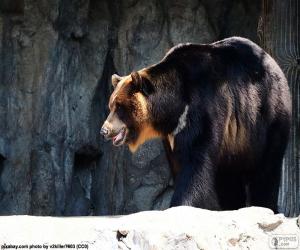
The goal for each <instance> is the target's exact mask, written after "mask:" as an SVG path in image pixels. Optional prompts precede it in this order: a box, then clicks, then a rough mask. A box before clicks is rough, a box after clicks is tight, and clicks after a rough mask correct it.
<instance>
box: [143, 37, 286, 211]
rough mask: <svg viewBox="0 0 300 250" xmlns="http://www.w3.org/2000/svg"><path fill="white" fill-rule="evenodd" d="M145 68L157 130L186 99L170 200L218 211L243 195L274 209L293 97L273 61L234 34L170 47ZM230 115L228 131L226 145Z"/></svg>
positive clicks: (170, 126)
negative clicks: (186, 110)
mask: <svg viewBox="0 0 300 250" xmlns="http://www.w3.org/2000/svg"><path fill="white" fill-rule="evenodd" d="M146 72H147V74H148V76H147V78H148V80H149V81H150V82H151V87H152V89H151V94H149V95H148V96H147V98H148V101H149V104H150V108H149V112H150V114H151V121H152V122H153V126H154V127H155V128H156V129H157V130H159V131H160V132H162V133H163V134H164V135H167V134H171V133H172V131H174V129H175V128H176V126H177V124H178V119H179V117H180V115H181V114H182V113H183V111H184V109H185V106H186V105H189V110H188V115H187V123H186V127H185V128H184V129H183V130H182V131H181V132H180V133H179V134H177V135H176V137H175V148H174V150H173V156H172V157H173V158H174V159H175V160H176V161H177V162H178V163H179V165H180V167H181V170H180V172H179V173H178V175H177V177H176V182H175V193H174V195H173V198H172V203H171V206H178V205H190V206H195V207H201V208H207V209H216V210H219V209H222V210H224V209H237V208H240V207H243V206H245V205H246V201H247V202H248V205H254V206H264V207H269V208H271V209H273V210H274V211H277V195H278V188H279V184H280V173H281V165H282V159H283V155H284V151H285V148H286V146H287V143H288V137H289V131H290V125H291V101H290V93H289V88H288V84H287V81H286V78H285V77H284V74H283V73H282V71H281V69H280V68H279V66H278V65H277V64H276V62H275V61H274V60H273V59H272V58H271V57H270V56H269V55H268V54H267V53H266V52H265V51H263V50H262V49H261V48H260V47H259V46H257V45H256V44H254V43H253V42H251V41H249V40H247V39H244V38H238V37H232V38H228V39H225V40H222V41H219V42H216V43H212V44H208V45H200V44H183V45H179V46H176V47H174V48H173V49H171V50H170V51H169V52H168V53H167V55H166V56H165V58H163V60H162V61H161V62H159V63H158V64H156V65H154V66H151V67H149V68H147V69H146ZM228 119H229V121H232V123H230V124H232V126H231V128H232V131H233V132H232V131H231V132H232V133H233V134H230V132H229V133H227V136H228V138H227V144H226V143H225V144H226V145H227V146H226V145H225V144H224V140H226V138H225V137H224V136H225V132H224V131H225V130H226V128H225V126H226V124H228ZM234 131H235V132H236V133H235V134H234ZM238 135H239V136H238ZM224 145H225V146H224ZM228 145H229V146H228Z"/></svg>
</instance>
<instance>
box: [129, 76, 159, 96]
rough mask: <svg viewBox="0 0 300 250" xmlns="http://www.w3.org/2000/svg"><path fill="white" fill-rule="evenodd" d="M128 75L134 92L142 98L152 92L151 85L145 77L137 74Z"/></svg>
mask: <svg viewBox="0 0 300 250" xmlns="http://www.w3.org/2000/svg"><path fill="white" fill-rule="evenodd" d="M130 75H131V78H132V83H133V84H134V86H135V87H136V90H137V91H139V92H141V93H142V94H143V95H144V96H149V95H151V94H152V93H153V92H154V86H153V84H152V83H151V82H150V81H149V80H148V79H147V78H146V77H143V76H141V75H140V74H139V73H138V72H132V73H131V74H130Z"/></svg>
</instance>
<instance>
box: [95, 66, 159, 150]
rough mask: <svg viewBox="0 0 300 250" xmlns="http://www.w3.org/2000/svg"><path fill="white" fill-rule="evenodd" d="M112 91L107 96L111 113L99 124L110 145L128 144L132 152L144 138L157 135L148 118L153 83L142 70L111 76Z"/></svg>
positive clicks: (149, 115)
mask: <svg viewBox="0 0 300 250" xmlns="http://www.w3.org/2000/svg"><path fill="white" fill-rule="evenodd" d="M112 85H113V87H114V91H113V93H112V94H111V96H110V99H109V104H108V106H109V110H110V113H109V115H108V117H107V119H106V121H105V122H104V124H103V126H102V128H101V134H102V135H104V137H105V138H106V139H111V140H112V142H113V145H115V146H121V145H123V144H127V145H128V146H129V149H130V150H131V151H132V152H134V151H136V149H137V148H138V147H139V145H141V144H142V143H144V142H145V141H146V140H149V139H152V138H156V137H160V136H161V133H160V132H159V131H157V130H156V129H154V127H153V124H152V122H151V114H150V110H151V107H150V102H149V100H148V98H149V96H150V95H151V94H152V93H153V92H154V86H153V85H152V83H151V81H150V80H149V79H148V77H147V73H146V72H145V71H143V70H142V71H139V72H133V73H131V74H130V75H128V76H123V77H121V76H118V75H116V74H114V75H113V76H112Z"/></svg>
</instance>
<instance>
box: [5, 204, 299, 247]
mask: <svg viewBox="0 0 300 250" xmlns="http://www.w3.org/2000/svg"><path fill="white" fill-rule="evenodd" d="M298 223H299V221H298V222H297V218H286V217H284V216H283V215H282V214H276V215H274V214H273V212H272V211H271V210H269V209H266V208H259V207H249V208H243V209H240V210H236V211H223V212H215V211H209V210H204V209H198V208H192V207H175V208H170V209H167V210H165V211H146V212H140V213H136V214H131V215H127V216H115V217H63V218H62V217H61V218H59V217H35V216H4V217H0V245H1V246H3V245H4V244H6V246H8V245H21V244H23V245H24V244H25V245H26V244H27V245H28V246H30V245H31V244H33V245H38V244H39V245H41V246H43V245H44V246H48V247H49V249H50V246H51V245H52V244H61V245H64V244H75V246H77V245H76V244H82V243H83V244H86V245H87V246H88V248H89V249H97V250H98V249H164V250H165V249H213V250H216V249H251V250H252V249H259V250H262V249H270V246H272V244H273V242H271V241H272V239H273V238H274V237H275V236H276V237H277V236H278V235H279V236H280V235H281V236H283V237H293V238H292V239H291V240H290V239H288V240H289V241H293V242H289V243H288V244H290V245H289V246H290V247H293V249H297V247H298V249H299V247H300V246H299V241H300V229H299V226H298ZM293 239H295V240H296V242H295V241H294V240H293ZM270 244H271V245H270ZM279 244H280V241H279ZM291 244H293V245H291ZM295 244H297V245H296V248H295ZM6 249H9V248H6ZM10 249H12V248H10ZM25 249H26V248H25ZM27 249H29V248H27ZM32 249H38V246H36V247H33V248H32ZM40 249H41V248H40ZM44 249H45V248H44ZM56 249H67V248H62V247H61V248H59V247H57V248H56Z"/></svg>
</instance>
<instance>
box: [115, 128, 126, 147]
mask: <svg viewBox="0 0 300 250" xmlns="http://www.w3.org/2000/svg"><path fill="white" fill-rule="evenodd" d="M125 139H126V128H122V129H121V130H120V131H119V132H118V134H117V135H115V136H114V137H113V138H112V142H113V145H114V146H121V145H123V144H124V142H125Z"/></svg>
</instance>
